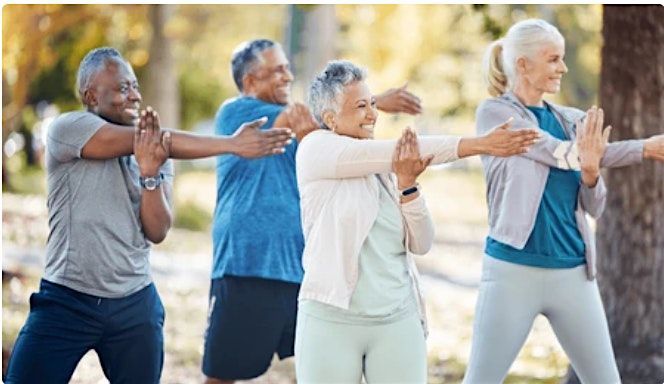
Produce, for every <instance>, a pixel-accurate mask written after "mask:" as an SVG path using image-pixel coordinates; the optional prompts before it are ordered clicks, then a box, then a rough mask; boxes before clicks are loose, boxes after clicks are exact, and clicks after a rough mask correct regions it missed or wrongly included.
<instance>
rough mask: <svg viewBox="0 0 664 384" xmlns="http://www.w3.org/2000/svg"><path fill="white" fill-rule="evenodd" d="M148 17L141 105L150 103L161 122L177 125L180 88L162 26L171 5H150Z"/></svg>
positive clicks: (178, 126)
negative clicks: (147, 57) (149, 30)
mask: <svg viewBox="0 0 664 384" xmlns="http://www.w3.org/2000/svg"><path fill="white" fill-rule="evenodd" d="M149 7H150V9H149V10H148V15H149V16H148V17H149V19H150V23H151V24H152V40H151V42H150V60H149V61H148V64H147V67H146V69H145V76H144V78H143V80H142V83H143V84H142V85H143V88H144V92H143V106H148V105H150V106H152V107H153V108H154V109H155V110H156V111H157V112H159V118H160V121H161V125H162V126H163V127H167V128H180V91H179V84H178V76H177V68H176V62H175V58H174V57H173V52H172V50H171V39H170V38H169V37H168V35H167V34H166V33H165V27H166V25H167V23H168V20H169V19H170V18H171V15H172V14H173V11H174V10H175V6H174V5H170V4H169V5H164V4H162V5H150V6H149Z"/></svg>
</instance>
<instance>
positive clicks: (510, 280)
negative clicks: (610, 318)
mask: <svg viewBox="0 0 664 384" xmlns="http://www.w3.org/2000/svg"><path fill="white" fill-rule="evenodd" d="M539 314H542V315H544V316H546V318H547V319H548V320H549V323H551V327H552V328H553V331H554V332H555V334H556V336H557V338H558V341H559V342H560V345H562V347H563V349H564V350H565V352H566V353H567V356H568V357H569V360H570V362H571V363H572V366H573V367H574V370H575V371H576V373H577V375H578V376H579V379H581V382H582V383H584V384H618V383H620V376H619V374H618V369H617V367H616V362H615V359H614V357H613V348H611V338H610V336H609V327H608V325H607V322H606V316H605V315H604V307H603V305H602V298H601V297H600V295H599V290H598V288H597V280H593V281H589V280H588V279H587V278H586V271H585V266H584V265H581V266H578V267H576V268H569V269H548V268H537V267H529V266H526V265H519V264H513V263H509V262H506V261H502V260H498V259H495V258H493V257H491V256H484V265H483V269H482V282H481V284H480V293H479V297H478V298H477V307H476V310H475V321H474V326H473V342H472V348H471V353H470V361H469V362H468V368H467V371H466V376H465V378H464V380H463V383H464V384H498V383H502V382H503V380H504V379H505V376H506V375H507V371H508V370H509V368H510V365H512V362H513V361H514V359H515V358H516V356H517V354H518V353H519V350H521V347H522V346H523V343H524V342H525V341H526V338H527V337H528V334H529V333H530V328H531V327H532V325H533V321H534V320H535V317H536V316H537V315H539Z"/></svg>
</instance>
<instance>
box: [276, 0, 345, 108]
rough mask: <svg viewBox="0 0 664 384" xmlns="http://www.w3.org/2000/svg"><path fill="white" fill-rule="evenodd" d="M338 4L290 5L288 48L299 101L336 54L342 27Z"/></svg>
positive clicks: (296, 96) (287, 30) (295, 90)
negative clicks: (339, 30) (339, 22)
mask: <svg viewBox="0 0 664 384" xmlns="http://www.w3.org/2000/svg"><path fill="white" fill-rule="evenodd" d="M334 7H335V6H334V5H333V4H323V5H302V4H300V5H290V6H289V17H290V22H289V23H288V26H287V29H286V38H285V46H284V48H285V50H286V54H287V55H288V58H289V60H290V62H291V67H292V69H293V73H294V74H295V84H294V89H293V93H294V96H295V99H296V100H303V99H304V96H305V95H306V93H307V91H308V89H307V88H308V86H309V84H311V80H313V78H314V76H315V75H316V74H318V72H320V71H322V70H323V68H324V67H325V64H327V62H328V61H329V60H332V59H334V58H335V57H336V47H335V46H334V41H335V40H336V35H337V31H338V29H339V26H338V23H337V18H336V13H335V12H336V11H335V8H334Z"/></svg>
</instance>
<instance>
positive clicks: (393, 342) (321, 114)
mask: <svg viewBox="0 0 664 384" xmlns="http://www.w3.org/2000/svg"><path fill="white" fill-rule="evenodd" d="M365 76H366V75H365V72H364V71H363V70H362V69H360V68H358V67H356V66H355V65H353V64H352V63H350V62H346V61H333V62H330V63H328V65H327V68H326V69H325V70H324V71H323V72H322V73H321V74H320V75H319V76H318V77H317V78H316V79H315V80H314V81H313V83H312V85H311V89H310V96H309V97H310V99H309V103H310V107H311V108H312V112H313V114H314V117H315V118H316V119H317V120H318V122H319V123H320V124H321V128H322V129H319V130H317V131H314V132H312V133H310V134H309V135H308V136H306V137H305V138H304V139H303V141H302V142H301V143H300V146H299V148H298V152H297V157H296V167H297V179H298V186H299V190H300V196H301V209H302V224H303V230H304V236H305V248H304V254H303V266H304V270H305V273H304V281H303V283H302V286H301V289H300V297H299V301H300V302H299V310H298V322H297V331H296V341H295V344H296V345H295V356H296V373H297V380H298V382H299V383H319V382H334V383H353V382H354V383H359V382H360V381H361V379H362V375H364V376H365V379H366V381H367V382H368V383H373V382H388V381H389V382H408V383H413V382H420V383H424V382H426V378H427V369H426V346H425V341H424V338H425V334H426V324H425V315H424V307H423V301H422V296H421V294H420V289H419V283H418V274H417V269H416V268H415V264H414V262H413V259H412V256H411V255H412V254H420V255H421V254H425V253H426V252H428V251H429V249H430V247H431V244H432V241H433V232H434V230H433V223H432V221H431V217H430V215H429V211H428V210H427V207H426V205H425V202H424V198H423V197H422V196H421V195H420V191H419V185H418V184H417V183H416V180H417V177H418V176H419V175H420V174H421V173H422V172H423V171H424V169H425V168H426V167H427V166H428V165H429V164H430V163H443V162H449V161H454V160H456V159H458V158H461V157H466V156H471V155H477V154H483V153H490V154H492V155H494V156H508V155H513V154H518V153H522V152H524V151H525V150H526V149H527V147H528V146H530V145H531V144H532V143H533V141H534V140H535V139H536V138H537V134H536V133H535V132H534V131H527V130H526V131H520V132H514V131H509V130H508V129H507V127H508V126H509V122H507V123H505V124H501V125H500V126H499V127H496V128H495V129H494V130H492V131H491V132H489V133H488V134H486V135H484V136H481V137H476V138H459V137H452V136H430V137H422V138H419V140H418V138H417V137H416V135H415V133H414V132H413V131H411V130H410V129H407V130H406V131H405V132H404V134H403V136H402V137H401V138H400V139H399V140H398V141H397V140H372V139H373V129H374V125H375V123H376V119H377V117H378V115H377V112H376V109H375V100H374V98H373V97H372V95H371V92H370V91H369V88H368V87H367V84H366V83H365V82H364V79H365ZM392 172H394V174H396V180H394V177H393V174H392Z"/></svg>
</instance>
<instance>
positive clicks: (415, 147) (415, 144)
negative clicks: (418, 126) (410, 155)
mask: <svg viewBox="0 0 664 384" xmlns="http://www.w3.org/2000/svg"><path fill="white" fill-rule="evenodd" d="M413 151H414V154H415V156H417V157H420V141H419V140H418V138H417V132H415V131H413Z"/></svg>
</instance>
